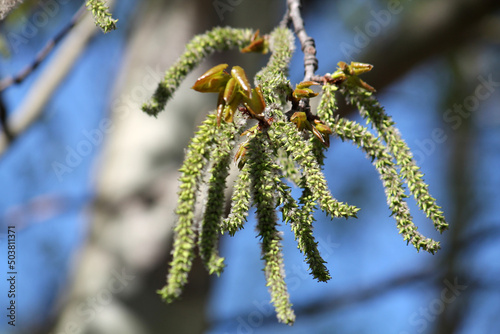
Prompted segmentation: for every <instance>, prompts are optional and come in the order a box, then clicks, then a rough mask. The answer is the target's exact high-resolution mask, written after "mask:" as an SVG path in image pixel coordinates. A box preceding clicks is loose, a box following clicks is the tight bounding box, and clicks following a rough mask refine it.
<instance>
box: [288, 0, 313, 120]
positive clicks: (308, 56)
mask: <svg viewBox="0 0 500 334" xmlns="http://www.w3.org/2000/svg"><path fill="white" fill-rule="evenodd" d="M287 5H288V9H287V14H288V17H289V20H291V21H292V23H293V26H294V31H295V34H296V35H297V37H298V38H299V41H300V45H301V47H302V52H303V53H304V80H302V81H310V80H311V78H312V77H313V76H314V72H316V70H317V69H318V58H316V45H315V43H314V39H313V38H312V37H310V36H308V35H307V32H306V29H305V28H304V20H303V19H302V14H301V13H300V0H287ZM287 21H288V20H285V19H283V20H282V22H287ZM299 108H300V109H302V110H304V111H305V112H306V113H307V114H310V110H309V99H301V100H300V102H299ZM308 118H309V117H308Z"/></svg>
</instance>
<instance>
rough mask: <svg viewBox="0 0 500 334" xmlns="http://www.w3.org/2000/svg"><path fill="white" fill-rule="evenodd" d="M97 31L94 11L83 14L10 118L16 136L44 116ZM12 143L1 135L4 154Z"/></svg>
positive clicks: (12, 130) (10, 127) (0, 146)
mask: <svg viewBox="0 0 500 334" xmlns="http://www.w3.org/2000/svg"><path fill="white" fill-rule="evenodd" d="M109 2H110V3H111V2H112V1H109ZM84 12H85V11H84ZM96 32H97V28H96V27H95V24H94V20H93V18H92V16H91V15H90V14H85V15H83V18H82V20H81V21H80V23H79V24H78V25H77V26H76V27H75V28H74V29H71V33H70V34H69V36H68V38H67V39H66V41H65V42H64V43H63V44H62V45H61V47H60V48H59V50H58V51H57V53H56V54H55V55H54V57H53V59H52V60H51V62H50V63H49V64H48V65H47V67H46V68H45V69H44V71H43V72H42V73H41V74H40V76H39V78H38V79H37V81H36V82H35V83H34V84H33V85H32V87H31V89H30V91H29V92H28V94H27V96H26V97H25V98H24V101H23V103H22V104H21V106H20V107H19V108H18V109H17V110H16V111H15V112H14V113H13V115H12V116H11V117H9V119H8V121H7V123H8V128H9V129H10V131H11V134H12V138H13V139H15V138H16V137H17V136H19V135H20V134H21V133H23V132H24V131H26V129H28V128H29V127H30V126H31V125H32V124H33V123H34V122H35V121H36V120H37V119H38V118H39V117H40V116H41V114H42V111H43V107H44V106H45V105H46V103H47V102H48V101H49V99H50V97H51V96H52V94H53V92H54V91H55V90H56V88H57V87H58V86H59V84H60V83H61V81H62V80H63V79H64V78H65V77H66V75H67V74H68V72H69V71H70V69H71V68H72V66H73V65H74V63H75V62H76V60H77V59H78V56H79V55H80V53H81V51H82V50H83V49H84V47H85V46H86V44H87V42H88V41H89V40H90V39H91V38H92V36H93V35H94V34H95V33H96ZM60 38H62V36H61V37H60ZM9 145H10V142H9V140H8V139H7V137H6V136H5V133H2V134H0V157H1V156H2V155H3V153H4V152H5V151H6V149H7V148H8V147H9Z"/></svg>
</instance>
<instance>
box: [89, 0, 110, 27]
mask: <svg viewBox="0 0 500 334" xmlns="http://www.w3.org/2000/svg"><path fill="white" fill-rule="evenodd" d="M85 6H86V7H87V9H88V10H89V11H90V12H91V13H92V16H93V17H94V22H95V25H96V26H98V27H99V28H101V30H102V31H103V32H104V33H108V32H110V31H111V30H115V29H116V22H118V20H116V19H113V17H111V13H110V12H109V7H108V5H107V4H106V3H105V1H99V0H88V1H87V2H86V3H85Z"/></svg>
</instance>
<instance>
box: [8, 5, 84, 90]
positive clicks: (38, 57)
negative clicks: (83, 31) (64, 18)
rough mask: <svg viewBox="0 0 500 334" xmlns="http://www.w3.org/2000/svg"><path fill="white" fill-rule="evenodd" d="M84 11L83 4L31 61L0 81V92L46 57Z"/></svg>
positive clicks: (18, 81)
mask: <svg viewBox="0 0 500 334" xmlns="http://www.w3.org/2000/svg"><path fill="white" fill-rule="evenodd" d="M84 13H85V6H82V7H80V9H79V10H78V11H77V12H76V13H75V15H74V16H73V18H72V19H71V21H70V22H69V23H68V24H67V25H66V26H65V27H64V28H63V29H62V30H61V31H60V32H59V33H58V34H57V35H56V36H55V37H54V38H53V39H51V40H49V41H48V42H47V44H45V46H44V47H43V48H42V50H40V52H38V54H37V55H36V57H35V59H33V62H32V63H31V64H29V65H28V66H26V67H25V68H23V69H22V70H21V71H20V72H19V73H17V74H16V75H14V76H8V77H6V78H4V79H2V80H1V81H0V92H3V91H4V90H5V89H7V88H9V87H10V86H12V85H15V84H20V83H21V82H23V81H24V79H26V78H27V77H28V75H30V74H31V73H33V71H34V70H35V69H36V68H37V67H38V66H39V65H40V64H41V63H42V62H43V61H44V60H45V58H47V56H48V55H49V54H50V51H52V49H54V47H55V46H56V45H57V44H58V43H59V42H60V41H61V40H62V39H63V38H64V36H66V35H67V34H68V33H69V32H70V31H71V29H72V28H73V27H74V26H75V25H76V23H77V22H78V21H79V20H80V19H81V17H82V16H83V14H84Z"/></svg>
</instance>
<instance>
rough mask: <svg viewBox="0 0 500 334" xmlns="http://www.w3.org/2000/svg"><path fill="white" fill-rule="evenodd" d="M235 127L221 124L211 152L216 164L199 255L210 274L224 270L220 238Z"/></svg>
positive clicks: (202, 224) (200, 240)
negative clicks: (220, 252) (219, 244)
mask: <svg viewBox="0 0 500 334" xmlns="http://www.w3.org/2000/svg"><path fill="white" fill-rule="evenodd" d="M236 130H237V129H236V126H235V125H234V124H233V123H223V124H221V129H220V132H219V136H218V140H217V145H216V146H215V148H214V150H213V152H212V155H211V160H212V161H213V166H212V168H211V170H210V172H209V174H210V179H209V181H208V199H207V203H206V205H205V213H204V215H203V219H202V222H201V232H200V236H199V239H198V246H199V249H200V257H201V259H202V261H203V262H204V264H205V267H206V268H207V270H208V272H209V273H210V274H213V273H216V274H217V275H220V273H221V272H222V270H223V269H224V258H222V257H220V256H219V252H218V241H219V234H220V233H221V231H220V228H221V221H222V215H223V212H224V202H225V201H224V191H225V189H226V178H227V176H228V174H229V164H230V163H231V151H232V147H233V145H234V138H235V136H236V132H237V131H236Z"/></svg>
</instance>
